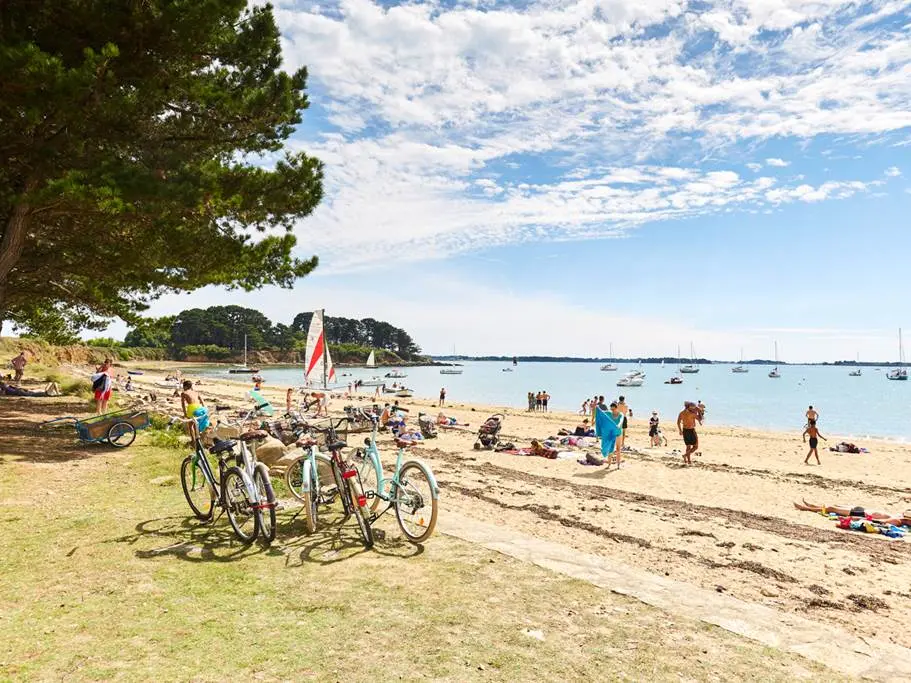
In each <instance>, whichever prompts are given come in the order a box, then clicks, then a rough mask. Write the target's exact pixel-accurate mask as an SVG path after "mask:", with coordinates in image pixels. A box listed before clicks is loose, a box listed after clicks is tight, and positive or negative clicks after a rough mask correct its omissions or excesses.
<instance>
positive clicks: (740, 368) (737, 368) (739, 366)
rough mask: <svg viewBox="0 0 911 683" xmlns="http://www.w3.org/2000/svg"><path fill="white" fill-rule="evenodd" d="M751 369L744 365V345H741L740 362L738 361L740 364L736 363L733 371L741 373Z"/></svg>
mask: <svg viewBox="0 0 911 683" xmlns="http://www.w3.org/2000/svg"><path fill="white" fill-rule="evenodd" d="M749 371H750V369H749V368H746V367H744V366H743V347H741V349H740V363H738V364H737V365H735V366H734V367H733V368H731V372H735V373H737V374H740V373H744V372H749Z"/></svg>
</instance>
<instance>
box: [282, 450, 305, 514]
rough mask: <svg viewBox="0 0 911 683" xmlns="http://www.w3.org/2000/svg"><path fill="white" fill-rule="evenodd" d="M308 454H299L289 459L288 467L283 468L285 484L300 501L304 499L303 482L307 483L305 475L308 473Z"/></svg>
mask: <svg viewBox="0 0 911 683" xmlns="http://www.w3.org/2000/svg"><path fill="white" fill-rule="evenodd" d="M309 469H310V456H309V455H306V454H304V455H300V456H298V457H296V458H295V459H294V460H292V461H291V464H290V465H288V469H287V470H285V486H287V487H288V490H289V491H290V492H291V495H292V496H294V497H295V498H297V499H298V500H299V501H301V502H305V501H304V484H305V483H307V479H305V477H306V476H308V474H309Z"/></svg>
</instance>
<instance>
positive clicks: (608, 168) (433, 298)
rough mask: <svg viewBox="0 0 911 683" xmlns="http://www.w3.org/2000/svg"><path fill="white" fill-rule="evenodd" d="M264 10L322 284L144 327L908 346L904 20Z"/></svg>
mask: <svg viewBox="0 0 911 683" xmlns="http://www.w3.org/2000/svg"><path fill="white" fill-rule="evenodd" d="M277 5H278V6H277V9H276V16H277V19H278V22H279V24H280V27H281V29H282V35H283V42H284V54H285V60H286V64H287V66H288V67H289V68H296V67H298V66H300V65H304V64H305V65H307V66H308V68H309V72H310V75H311V78H310V94H311V101H312V106H311V109H310V110H309V111H308V112H307V113H306V115H305V119H306V120H305V123H304V124H303V125H302V126H301V127H300V129H299V130H298V132H297V134H296V135H295V136H294V138H293V139H292V140H291V141H290V142H289V146H290V147H292V148H294V149H305V150H308V151H310V152H312V153H313V154H315V155H317V156H319V157H320V158H321V159H323V160H324V161H325V162H326V165H327V178H326V199H325V200H324V202H323V203H322V204H321V206H320V207H319V208H318V209H317V210H316V212H315V213H314V215H313V216H312V217H310V218H308V219H307V220H305V221H302V222H301V223H300V224H299V225H298V226H297V228H296V233H297V235H298V239H299V249H300V252H301V254H302V255H309V254H311V253H317V254H319V255H320V258H321V263H322V265H321V266H320V268H319V269H318V272H317V273H316V274H314V275H313V276H311V277H309V278H307V279H305V280H303V281H301V282H300V283H299V284H298V285H297V286H296V287H295V289H294V290H292V291H275V290H268V291H265V292H259V293H254V294H236V293H232V294H230V295H229V296H228V297H226V296H225V294H224V292H221V291H215V290H211V289H209V290H202V291H200V292H197V293H194V294H191V295H187V296H179V297H177V296H175V297H166V298H164V299H162V300H161V301H159V302H157V303H156V304H155V305H154V306H153V309H152V313H154V314H164V313H173V312H176V311H178V310H180V309H181V308H184V307H187V306H190V305H202V306H204V305H211V304H214V303H221V302H224V301H225V300H226V299H228V300H232V301H235V302H237V303H241V304H246V305H251V306H256V307H258V308H261V309H262V310H264V311H266V312H267V313H268V314H269V315H270V316H271V317H272V318H273V319H274V320H277V321H278V320H282V321H290V319H291V318H292V317H293V316H294V315H295V314H296V313H297V312H298V311H301V310H311V309H313V308H318V307H325V308H326V309H327V311H328V312H329V314H334V315H345V316H353V317H362V316H368V315H370V316H374V317H380V318H385V319H387V320H389V321H391V322H393V323H395V324H397V325H401V326H403V327H405V328H406V329H408V330H409V331H411V332H412V333H413V335H414V336H415V338H416V339H417V341H418V343H419V344H421V345H422V346H423V347H424V349H425V350H427V351H430V352H438V353H440V352H449V351H451V350H452V347H453V346H456V348H457V349H458V351H459V352H464V353H473V354H474V353H476V354H483V353H504V354H513V353H521V354H532V353H540V354H560V355H564V354H565V355H601V354H606V353H607V348H608V345H609V344H610V343H611V342H612V343H613V344H614V349H615V351H616V352H617V353H618V354H623V355H638V354H643V355H652V354H662V355H663V354H669V353H673V352H674V351H675V349H676V346H677V345H678V344H679V345H680V346H682V347H683V348H688V346H689V344H690V342H693V343H694V344H695V345H696V350H697V353H698V354H699V355H705V356H710V357H716V358H732V357H736V356H737V355H738V354H739V352H740V348H741V347H743V348H744V352H745V355H746V356H748V357H751V358H753V357H769V356H770V355H771V353H772V351H771V349H772V344H773V342H774V341H778V342H779V346H780V348H781V356H782V358H783V359H785V360H788V361H801V360H835V359H839V358H853V357H854V355H855V353H860V354H861V357H862V358H868V359H874V358H875V359H890V358H893V357H894V356H895V355H897V350H896V346H897V340H896V328H898V327H899V326H903V327H905V328H908V331H909V335H911V307H909V306H907V305H906V304H905V302H904V300H903V297H904V293H906V292H908V291H909V290H911V287H909V285H911V276H909V268H908V266H907V265H906V263H907V257H908V255H909V253H911V236H909V235H911V232H909V230H908V226H909V220H908V216H909V215H911V2H908V1H901V0H881V1H876V2H842V1H841V0H829V1H827V2H819V1H818V0H813V1H810V0H733V1H727V2H686V1H684V0H641V1H639V2H636V3H629V2H623V1H621V0H578V1H574V0H546V1H544V2H522V3H512V4H504V3H496V2H488V1H483V0H481V1H478V2H457V3H439V2H434V3H412V4H406V5H399V4H396V3H383V4H376V3H373V2H370V1H369V0H344V1H343V2H341V3H331V2H330V3H326V4H316V3H305V2H279V3H277ZM121 330H122V326H114V327H113V328H112V331H113V332H115V333H117V332H119V331H121Z"/></svg>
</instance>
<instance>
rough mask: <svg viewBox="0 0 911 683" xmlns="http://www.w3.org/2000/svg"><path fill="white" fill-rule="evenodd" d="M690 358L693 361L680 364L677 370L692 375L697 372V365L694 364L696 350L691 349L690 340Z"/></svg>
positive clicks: (691, 343)
mask: <svg viewBox="0 0 911 683" xmlns="http://www.w3.org/2000/svg"><path fill="white" fill-rule="evenodd" d="M678 355H679V354H678ZM690 359H691V361H693V362H691V363H689V364H687V365H682V366H680V367H679V368H678V370H679V371H680V372H682V373H684V374H688V375H694V374H696V373H697V372H699V366H698V365H696V363H695V360H696V352H695V351H694V350H693V342H690Z"/></svg>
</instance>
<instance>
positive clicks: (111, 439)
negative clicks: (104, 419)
mask: <svg viewBox="0 0 911 683" xmlns="http://www.w3.org/2000/svg"><path fill="white" fill-rule="evenodd" d="M134 441H136V427H134V426H133V425H131V424H130V423H129V422H117V423H115V424H113V425H111V428H110V429H109V430H108V443H109V444H111V445H112V446H113V447H114V448H126V447H127V446H129V445H130V444H131V443H133V442H134Z"/></svg>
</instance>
